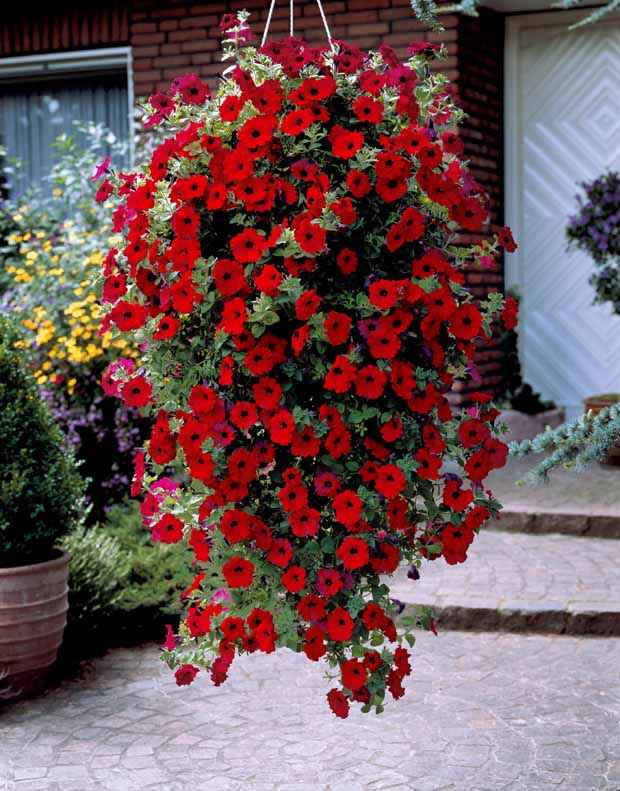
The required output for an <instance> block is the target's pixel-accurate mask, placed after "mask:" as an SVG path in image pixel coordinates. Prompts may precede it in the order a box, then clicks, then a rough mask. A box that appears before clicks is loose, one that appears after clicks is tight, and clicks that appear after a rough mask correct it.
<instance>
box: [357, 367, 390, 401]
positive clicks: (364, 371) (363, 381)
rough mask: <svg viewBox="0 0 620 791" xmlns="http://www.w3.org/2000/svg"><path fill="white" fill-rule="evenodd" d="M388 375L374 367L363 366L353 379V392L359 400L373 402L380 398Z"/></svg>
mask: <svg viewBox="0 0 620 791" xmlns="http://www.w3.org/2000/svg"><path fill="white" fill-rule="evenodd" d="M387 381H388V375H387V374H386V373H385V371H382V370H381V369H380V368H377V366H376V365H365V366H364V367H363V368H360V370H359V371H358V372H357V376H356V377H355V392H356V394H357V395H358V396H360V398H368V399H372V400H375V399H377V398H381V396H382V395H383V391H384V390H385V385H386V384H387Z"/></svg>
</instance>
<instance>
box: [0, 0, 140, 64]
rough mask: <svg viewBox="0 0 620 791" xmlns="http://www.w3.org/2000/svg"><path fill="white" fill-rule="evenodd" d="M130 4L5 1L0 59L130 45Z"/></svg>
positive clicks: (114, 0) (0, 26) (120, 1)
mask: <svg viewBox="0 0 620 791" xmlns="http://www.w3.org/2000/svg"><path fill="white" fill-rule="evenodd" d="M128 41H129V6H128V4H127V3H126V2H123V0H108V1H107V2H101V3H98V2H90V3H81V2H77V1H76V2H73V3H72V2H46V3H36V2H28V0H25V2H21V3H11V0H4V3H3V4H2V10H1V11H0V58H6V57H14V56H19V55H35V54H38V53H42V52H63V51H65V50H73V49H95V48H97V47H114V46H122V45H125V46H126V45H127V43H128Z"/></svg>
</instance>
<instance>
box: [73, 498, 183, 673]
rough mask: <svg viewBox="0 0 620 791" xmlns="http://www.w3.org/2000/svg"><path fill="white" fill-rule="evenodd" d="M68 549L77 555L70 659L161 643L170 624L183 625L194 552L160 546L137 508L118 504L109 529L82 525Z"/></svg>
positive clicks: (108, 520)
mask: <svg viewBox="0 0 620 791" xmlns="http://www.w3.org/2000/svg"><path fill="white" fill-rule="evenodd" d="M62 547H63V549H65V550H67V551H68V552H69V553H70V555H71V561H70V564H69V617H68V624H67V631H66V634H65V645H64V652H63V653H64V658H65V660H67V659H69V658H71V660H75V659H81V658H83V657H84V656H86V655H90V654H92V653H97V652H98V651H100V650H105V649H106V648H108V647H109V646H110V645H113V644H116V643H119V642H120V643H126V642H128V641H134V640H145V639H159V637H160V636H161V634H162V632H163V624H164V622H165V621H170V620H172V621H175V620H176V616H177V615H178V614H179V613H180V611H181V609H182V608H181V600H180V594H181V592H182V591H183V590H185V588H186V587H187V586H188V585H189V584H190V582H191V581H192V576H193V575H192V572H191V570H190V566H191V560H192V553H191V551H189V550H188V549H187V547H186V546H185V545H182V544H170V545H165V544H154V543H153V542H152V541H151V539H150V535H149V532H148V530H147V529H146V528H145V527H144V526H143V523H142V518H141V516H140V513H139V510H138V506H137V504H136V503H134V502H129V501H126V502H124V503H120V504H118V505H115V506H113V507H112V508H111V509H110V511H109V514H108V519H107V521H106V522H105V523H103V524H99V525H96V526H94V527H90V528H87V527H84V526H82V525H80V526H78V527H76V528H75V529H74V530H73V531H72V532H71V533H70V534H69V535H67V536H65V538H64V539H63V542H62ZM162 615H163V616H164V618H162ZM86 638H88V639H86Z"/></svg>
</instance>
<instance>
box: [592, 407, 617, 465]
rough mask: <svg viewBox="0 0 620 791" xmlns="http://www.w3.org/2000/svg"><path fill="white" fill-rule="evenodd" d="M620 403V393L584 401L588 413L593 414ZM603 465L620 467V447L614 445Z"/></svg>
mask: <svg viewBox="0 0 620 791" xmlns="http://www.w3.org/2000/svg"><path fill="white" fill-rule="evenodd" d="M618 401H620V393H605V394H604V395H598V396H589V397H588V398H585V399H584V401H583V406H584V409H585V411H586V412H593V413H594V414H595V415H596V414H598V413H599V412H600V411H601V410H602V409H605V407H608V406H613V404H617V403H618ZM603 464H609V465H612V466H614V467H620V445H614V446H613V447H612V448H610V449H609V453H608V454H607V458H606V459H605V460H604V461H603Z"/></svg>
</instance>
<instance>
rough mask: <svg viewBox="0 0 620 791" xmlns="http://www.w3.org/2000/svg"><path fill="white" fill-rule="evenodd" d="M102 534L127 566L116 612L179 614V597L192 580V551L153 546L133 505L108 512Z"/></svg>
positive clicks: (167, 545) (178, 546)
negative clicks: (137, 611)
mask: <svg viewBox="0 0 620 791" xmlns="http://www.w3.org/2000/svg"><path fill="white" fill-rule="evenodd" d="M105 532H106V534H107V535H108V536H110V537H111V538H113V539H114V540H115V541H116V542H118V544H119V546H120V549H121V551H122V552H123V553H124V555H125V557H126V560H127V562H128V564H129V574H128V576H127V578H126V581H125V582H124V583H123V590H122V592H121V594H120V596H119V598H118V602H117V606H118V608H119V609H121V610H126V611H130V610H136V609H139V608H146V609H151V608H152V609H153V610H154V611H160V612H164V613H167V614H176V613H179V612H180V611H181V609H182V607H181V601H180V594H181V592H182V591H183V590H184V589H185V588H187V586H188V585H189V584H190V582H191V581H192V578H193V574H192V571H191V563H192V560H193V557H194V555H193V552H192V551H191V549H189V547H188V546H187V545H186V544H184V543H182V544H162V543H154V542H153V541H152V540H151V536H150V533H149V531H148V530H147V529H146V528H145V527H144V526H143V524H142V518H141V516H140V512H139V510H138V506H137V504H136V503H134V502H128V503H124V504H121V505H118V506H114V507H113V508H111V509H110V511H109V514H108V520H107V522H106V525H105Z"/></svg>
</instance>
